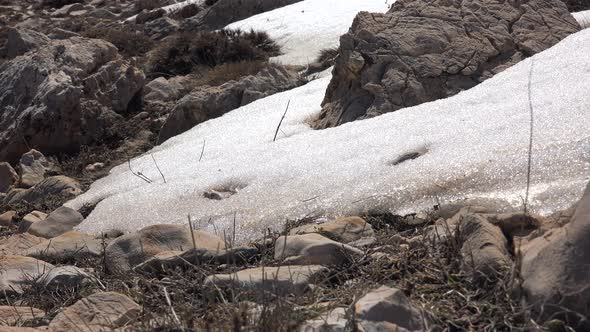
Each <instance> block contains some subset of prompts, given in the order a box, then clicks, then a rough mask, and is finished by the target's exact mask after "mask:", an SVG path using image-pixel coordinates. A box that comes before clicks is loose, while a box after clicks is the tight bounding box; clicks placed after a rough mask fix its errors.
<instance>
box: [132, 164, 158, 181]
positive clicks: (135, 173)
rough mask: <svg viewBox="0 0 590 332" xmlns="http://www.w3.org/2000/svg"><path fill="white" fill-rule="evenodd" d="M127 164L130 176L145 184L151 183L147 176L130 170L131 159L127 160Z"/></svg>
mask: <svg viewBox="0 0 590 332" xmlns="http://www.w3.org/2000/svg"><path fill="white" fill-rule="evenodd" d="M127 164H128V165H129V170H130V171H131V174H133V175H135V176H137V177H138V178H140V179H142V180H143V181H145V182H147V183H152V182H153V181H152V180H150V179H149V178H148V177H147V176H145V175H143V173H141V172H135V171H134V170H133V169H132V168H131V159H127Z"/></svg>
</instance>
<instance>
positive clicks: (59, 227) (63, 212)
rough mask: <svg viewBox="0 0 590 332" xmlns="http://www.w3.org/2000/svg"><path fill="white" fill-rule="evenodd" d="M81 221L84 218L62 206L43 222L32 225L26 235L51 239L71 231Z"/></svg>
mask: <svg viewBox="0 0 590 332" xmlns="http://www.w3.org/2000/svg"><path fill="white" fill-rule="evenodd" d="M83 220H84V217H82V215H81V214H80V213H79V212H78V211H75V210H72V209H70V208H68V207H65V206H62V207H59V208H57V210H55V211H53V212H51V213H50V214H49V215H48V216H47V218H45V219H44V220H41V221H38V222H36V223H34V224H32V225H31V227H29V229H28V230H27V233H29V234H32V235H35V236H39V237H44V238H46V239H51V238H54V237H57V236H59V235H62V234H64V233H66V232H69V231H71V230H72V229H73V228H74V226H77V225H78V224H80V223H81V222H82V221H83Z"/></svg>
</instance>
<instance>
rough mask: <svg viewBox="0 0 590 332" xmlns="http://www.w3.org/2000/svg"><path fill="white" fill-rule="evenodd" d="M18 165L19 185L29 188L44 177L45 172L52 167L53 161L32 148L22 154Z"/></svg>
mask: <svg viewBox="0 0 590 332" xmlns="http://www.w3.org/2000/svg"><path fill="white" fill-rule="evenodd" d="M19 167H20V185H21V187H23V188H31V187H33V186H34V185H36V184H37V183H40V182H41V181H43V180H44V179H45V173H46V172H47V171H48V170H49V169H51V168H52V167H53V163H52V162H51V161H49V160H48V159H47V158H45V156H44V155H43V154H42V153H41V152H39V151H37V150H34V149H33V150H31V151H29V152H27V153H25V154H23V155H22V157H21V158H20V162H19Z"/></svg>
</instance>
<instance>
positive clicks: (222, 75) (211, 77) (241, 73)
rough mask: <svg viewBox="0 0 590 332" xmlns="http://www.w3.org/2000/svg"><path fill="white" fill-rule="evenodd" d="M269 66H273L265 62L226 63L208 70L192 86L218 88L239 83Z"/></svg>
mask: <svg viewBox="0 0 590 332" xmlns="http://www.w3.org/2000/svg"><path fill="white" fill-rule="evenodd" d="M268 66H273V65H272V64H270V63H268V62H265V61H240V62H233V63H224V64H222V65H219V66H216V67H213V68H212V69H210V70H208V71H207V72H206V73H205V74H204V75H202V76H201V77H199V78H195V79H194V80H193V81H192V84H191V85H194V86H201V85H211V86H218V85H222V84H223V83H226V82H229V81H237V80H239V79H240V78H242V77H245V76H249V75H256V74H258V72H260V71H261V70H262V69H264V68H266V67H268Z"/></svg>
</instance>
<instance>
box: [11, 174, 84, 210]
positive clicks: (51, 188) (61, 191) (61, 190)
mask: <svg viewBox="0 0 590 332" xmlns="http://www.w3.org/2000/svg"><path fill="white" fill-rule="evenodd" d="M81 193H82V189H81V188H80V183H79V182H78V181H76V180H74V179H72V178H69V177H67V176H64V175H58V176H52V177H48V178H47V179H45V180H43V181H42V182H41V183H39V184H37V185H36V186H34V187H33V188H29V189H26V190H22V189H21V190H11V191H10V192H9V193H8V195H7V196H6V198H5V202H8V203H9V204H16V203H19V202H22V201H26V202H29V203H31V204H34V203H36V202H39V201H42V200H44V199H47V198H48V197H51V196H56V197H62V198H73V197H75V196H78V195H79V194H81Z"/></svg>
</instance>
